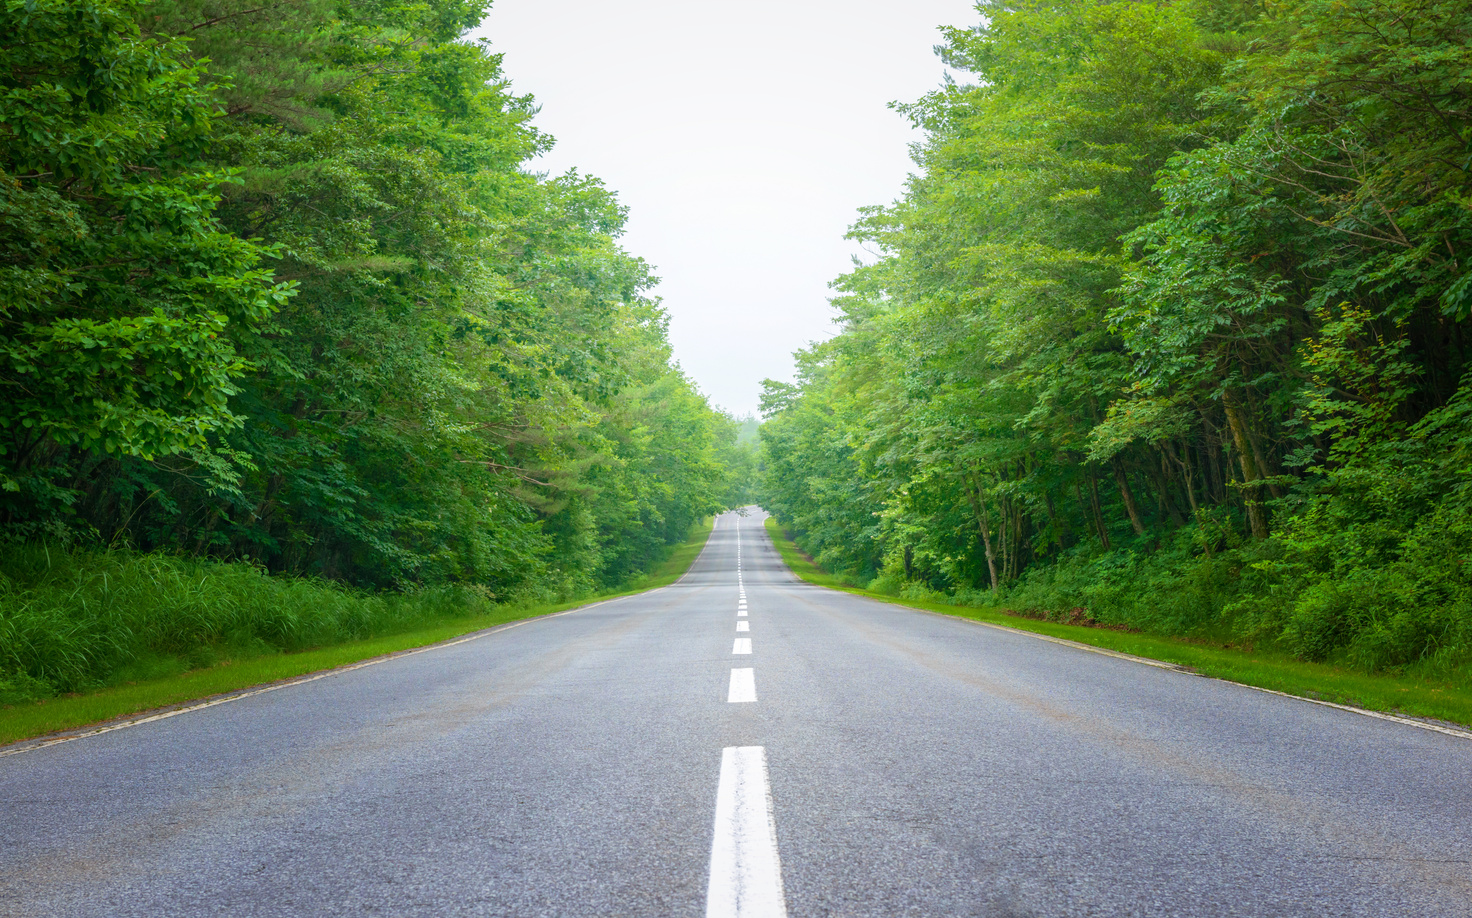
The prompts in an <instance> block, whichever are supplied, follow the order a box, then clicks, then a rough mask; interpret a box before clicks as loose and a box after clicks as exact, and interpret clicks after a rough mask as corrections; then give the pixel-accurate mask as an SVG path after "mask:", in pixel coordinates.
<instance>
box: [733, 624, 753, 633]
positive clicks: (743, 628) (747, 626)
mask: <svg viewBox="0 0 1472 918" xmlns="http://www.w3.org/2000/svg"><path fill="white" fill-rule="evenodd" d="M736 630H737V631H750V630H751V622H737V623H736Z"/></svg>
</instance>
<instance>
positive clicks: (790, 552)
mask: <svg viewBox="0 0 1472 918" xmlns="http://www.w3.org/2000/svg"><path fill="white" fill-rule="evenodd" d="M766 526H767V532H768V533H769V534H770V535H771V536H772V542H773V543H774V544H775V545H776V546H777V551H778V553H779V554H780V555H781V556H782V560H783V562H785V563H786V564H787V566H788V567H790V568H791V569H792V572H793V573H795V574H797V576H798V577H800V578H802V579H803V580H805V581H807V582H808V583H812V584H816V585H818V586H823V587H828V588H830V589H836V590H842V591H844V592H846V593H853V594H855V595H858V596H867V597H869V598H870V599H875V600H878V601H880V602H887V603H892V604H895V605H901V606H906V607H909V608H915V609H924V610H925V611H928V612H938V613H941V614H943V615H952V616H956V617H958V618H968V619H972V620H973V621H979V622H987V623H989V624H993V625H1001V626H1004V627H1007V628H1012V629H1015V630H1018V631H1031V632H1035V633H1037V634H1045V635H1048V636H1049V637H1056V638H1063V639H1066V640H1070V641H1076V642H1078V643H1080V644H1088V645H1090V646H1093V647H1102V648H1104V649H1106V650H1113V651H1116V652H1119V653H1127V654H1132V655H1134V656H1138V657H1145V658H1147V659H1151V660H1159V661H1161V662H1164V663H1173V664H1176V665H1178V666H1185V667H1189V668H1190V669H1192V670H1195V671H1196V672H1198V673H1201V674H1202V675H1204V676H1211V677H1213V678H1217V679H1225V680H1228V681H1231V682H1240V683H1242V684H1244V685H1252V686H1257V687H1259V688H1265V689H1272V690H1274V691H1278V692H1286V693H1288V694H1290V695H1298V696H1301V697H1304V698H1314V699H1319V700H1323V701H1332V702H1336V703H1338V704H1346V705H1352V706H1354V707H1360V708H1365V709H1367V710H1371V711H1384V712H1390V713H1397V714H1406V715H1410V716H1412V717H1426V718H1433V719H1436V720H1444V721H1450V722H1452V723H1456V724H1463V725H1468V726H1472V690H1469V689H1468V688H1467V687H1466V686H1462V685H1456V684H1451V683H1436V682H1430V681H1425V680H1419V679H1411V678H1404V677H1398V676H1393V675H1381V674H1372V673H1364V672H1357V671H1354V670H1351V669H1347V668H1343V667H1337V666H1331V665H1326V664H1319V663H1305V662H1303V661H1301V660H1296V659H1294V658H1293V657H1290V656H1288V655H1286V654H1274V653H1256V652H1249V651H1243V650H1238V649H1234V648H1231V647H1226V646H1221V645H1215V644H1211V643H1206V642H1198V641H1189V640H1184V639H1181V638H1172V637H1161V636H1156V635H1150V634H1140V633H1136V632H1127V631H1113V630H1108V629H1104V628H1090V627H1085V626H1079V625H1061V624H1056V623H1053V622H1043V621H1036V620H1033V619H1029V618H1023V617H1021V616H1016V615H1009V614H1007V613H1006V612H1005V611H996V610H991V609H978V608H974V607H968V606H956V605H950V604H947V603H938V602H922V601H914V600H907V599H897V598H895V597H893V596H885V595H882V594H879V593H873V592H870V591H868V590H865V589H861V588H859V587H857V586H854V585H853V584H852V583H851V582H849V581H847V580H845V579H843V578H842V577H839V576H836V575H834V574H830V573H828V572H827V571H825V570H823V569H822V568H820V567H818V566H817V565H816V564H814V563H813V562H812V560H811V559H809V558H808V557H807V556H806V555H805V554H804V553H803V552H802V550H801V549H800V548H798V546H797V545H796V544H794V543H793V542H792V540H791V539H789V538H788V537H787V534H786V532H784V531H783V530H782V528H781V527H780V526H779V525H778V524H777V521H776V520H775V519H774V518H772V517H768V518H767V522H766Z"/></svg>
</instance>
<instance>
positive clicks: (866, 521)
mask: <svg viewBox="0 0 1472 918" xmlns="http://www.w3.org/2000/svg"><path fill="white" fill-rule="evenodd" d="M978 11H979V13H980V19H979V22H978V24H977V25H976V26H975V27H973V28H969V29H952V30H949V31H948V33H947V35H946V40H945V44H944V46H943V47H942V49H941V53H942V56H943V57H944V59H945V61H946V63H947V64H948V66H949V67H950V68H951V70H952V73H953V74H955V75H956V76H957V79H956V80H955V81H954V82H948V83H947V84H946V85H945V86H943V87H941V88H939V89H937V90H935V91H934V92H932V93H930V94H929V95H927V96H926V97H924V98H923V99H921V100H919V101H918V102H915V103H913V104H909V105H903V106H900V110H901V111H902V112H904V113H905V114H907V115H908V116H909V117H910V118H911V119H912V120H913V122H914V124H915V125H916V126H917V127H918V128H919V129H920V130H922V131H923V132H924V139H923V141H922V142H921V143H919V144H918V145H917V146H916V147H915V161H916V166H917V174H916V175H915V176H914V177H913V178H912V179H911V181H910V183H909V186H908V189H907V191H906V193H905V195H904V196H903V197H902V198H901V199H900V200H898V201H895V202H893V203H892V204H889V205H887V206H879V207H874V208H871V209H869V210H868V211H866V212H865V214H864V215H863V217H862V219H861V220H860V222H859V223H858V224H857V225H856V226H855V227H854V228H853V230H852V235H853V237H854V238H856V239H858V240H861V241H863V242H864V243H865V244H866V245H868V246H869V247H870V248H871V249H872V250H873V251H874V252H875V253H876V255H877V256H878V257H877V259H876V260H874V261H873V262H872V263H870V264H865V265H862V266H858V267H856V268H855V270H853V271H852V272H851V273H849V274H846V275H844V276H843V277H841V278H839V279H838V281H837V282H836V284H835V287H836V289H837V290H838V295H837V296H836V298H835V299H834V304H835V306H836V308H837V310H838V311H839V314H840V317H841V321H842V333H841V334H839V335H838V336H837V337H835V338H833V339H831V340H829V341H826V342H823V343H821V344H817V345H815V346H813V347H811V348H809V349H807V350H805V351H802V352H800V353H799V354H798V355H797V356H798V363H799V374H798V379H797V381H796V382H795V383H794V384H785V383H777V382H770V381H769V382H768V383H767V388H766V392H765V400H764V406H763V413H764V414H765V415H766V417H767V420H766V422H765V423H764V424H763V426H762V428H761V437H762V441H763V459H762V464H763V471H762V476H761V486H760V502H761V503H762V505H763V506H764V507H766V508H767V509H768V510H769V511H771V512H772V513H773V514H774V515H776V517H777V518H779V519H780V520H782V522H783V524H784V525H785V526H788V527H789V528H790V529H791V532H792V534H793V536H794V537H795V538H796V541H797V544H798V545H800V546H802V548H803V549H804V550H806V551H807V552H810V553H811V555H812V556H813V557H814V558H816V560H817V562H818V563H819V564H820V565H821V566H822V567H823V568H825V569H827V570H829V571H833V572H835V574H836V575H837V576H840V577H843V578H846V579H848V580H849V581H850V582H852V583H855V584H859V585H862V586H863V587H865V588H866V589H868V590H870V591H872V592H874V593H877V594H882V595H886V596H893V597H903V598H906V599H907V600H915V601H927V602H929V601H945V602H953V603H959V604H961V605H964V606H968V607H976V608H988V609H995V610H1004V609H1005V610H1012V611H1015V612H1018V613H1021V614H1024V615H1027V616H1031V617H1035V618H1038V619H1046V620H1050V621H1054V622H1088V623H1096V624H1099V625H1103V626H1107V627H1113V628H1123V629H1127V630H1128V631H1129V632H1131V633H1139V634H1151V635H1163V636H1172V637H1179V638H1184V639H1190V640H1193V641H1199V642H1203V644H1204V645H1208V644H1209V645H1212V646H1219V647H1225V646H1228V645H1230V646H1231V647H1234V648H1241V649H1246V650H1250V651H1251V652H1252V653H1254V654H1265V655H1281V656H1282V657H1284V658H1291V659H1296V660H1300V661H1305V662H1312V663H1322V664H1327V665H1330V666H1331V667H1333V668H1334V669H1335V671H1337V672H1359V673H1366V674H1370V673H1375V674H1390V675H1398V676H1404V677H1407V678H1409V679H1412V680H1416V679H1419V680H1425V681H1426V682H1427V684H1431V683H1436V684H1439V685H1459V686H1463V687H1466V686H1468V685H1472V376H1469V368H1472V270H1469V256H1472V209H1469V207H1468V206H1467V202H1468V200H1469V199H1472V170H1469V167H1468V163H1469V162H1472V108H1469V107H1468V105H1467V104H1466V100H1467V99H1469V98H1472V6H1469V5H1468V4H1466V3H1457V2H1442V0H1289V2H1285V3H1275V4H1258V3H1238V2H1233V0H1168V2H1160V3H1135V2H1110V0H1088V2H1071V3H1052V2H1045V0H1026V2H1022V3H1006V4H998V3H990V2H984V3H982V4H980V6H979V7H978ZM1132 639H1133V638H1132ZM1263 658H1264V659H1266V658H1267V657H1263Z"/></svg>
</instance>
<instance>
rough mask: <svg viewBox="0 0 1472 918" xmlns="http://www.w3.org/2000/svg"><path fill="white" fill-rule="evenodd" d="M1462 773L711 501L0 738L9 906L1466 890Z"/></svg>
mask: <svg viewBox="0 0 1472 918" xmlns="http://www.w3.org/2000/svg"><path fill="white" fill-rule="evenodd" d="M738 538H739V540H740V544H741V582H742V583H743V584H744V593H745V596H746V602H747V606H748V608H749V613H748V614H747V615H745V616H738V600H739V599H740V598H741V592H740V587H738V570H737V567H738V564H737V544H738ZM738 622H746V623H748V629H747V630H744V631H740V632H738V631H737V625H738ZM738 638H747V639H749V640H750V642H751V643H750V653H748V654H735V653H733V650H735V649H739V645H737V644H736V641H737V639H738ZM733 669H749V670H751V673H750V674H749V675H750V681H749V682H748V681H746V678H745V677H736V678H734V679H733V676H732V671H733ZM752 690H754V695H755V700H754V701H753V700H747V701H741V700H739V698H741V697H748V695H749V693H750V692H751V691H752ZM732 698H736V699H738V700H728V699H732ZM1469 778H1472V741H1469V740H1467V739H1462V738H1458V737H1454V736H1447V735H1444V734H1439V733H1434V732H1430V731H1426V730H1421V729H1417V728H1414V727H1410V726H1406V725H1403V724H1399V723H1394V722H1387V721H1382V720H1376V719H1373V718H1369V717H1364V716H1360V715H1357V714H1353V713H1348V712H1344V711H1338V710H1334V709H1331V708H1325V707H1321V706H1317V705H1312V704H1308V703H1304V702H1301V701H1296V700H1293V699H1288V698H1282V697H1278V696H1274V695H1269V694H1264V693H1261V692H1256V691H1253V690H1250V689H1247V688H1242V687H1239V686H1234V685H1229V684H1226V683H1221V682H1216V681H1212V680H1207V679H1202V678H1198V677H1194V676H1190V675H1186V674H1182V673H1177V672H1172V671H1168V670H1162V669H1158V668H1152V667H1148V666H1144V665H1141V664H1138V663H1134V662H1130V661H1127V660H1121V659H1116V658H1113V657H1109V656H1105V655H1102V654H1096V653H1090V652H1086V651H1083V650H1079V649H1076V648H1073V647H1067V646H1060V645H1057V644H1052V643H1048V642H1046V641H1042V640H1039V639H1036V638H1033V637H1029V636H1027V635H1023V634H1015V633H1009V632H1006V631H1001V630H997V629H993V628H986V627H981V626H978V625H975V624H971V623H967V622H964V621H960V620H956V619H949V618H944V617H940V616H934V615H928V614H925V613H920V612H914V611H909V610H905V609H902V608H898V607H895V606H891V605H885V604H881V603H877V602H873V601H869V600H865V599H862V598H858V597H853V596H849V595H846V594H842V593H836V592H832V591H826V590H822V589H819V588H816V587H812V586H808V585H805V584H802V583H800V582H798V581H797V580H796V578H794V577H793V576H792V575H791V574H790V573H789V572H788V571H787V570H786V569H785V568H784V567H783V566H782V564H781V561H780V560H779V559H778V557H777V554H776V552H775V550H773V548H772V547H771V545H770V543H769V542H768V540H767V539H766V536H765V533H764V532H763V530H762V528H761V525H760V515H759V514H754V515H752V516H749V517H746V518H745V519H740V520H738V517H736V516H735V515H726V516H723V517H721V518H720V520H719V523H718V526H717V528H716V530H715V532H714V534H713V535H712V537H711V541H710V544H709V545H708V546H707V548H706V551H705V552H704V554H702V555H701V557H700V559H699V560H698V561H697V562H696V563H695V566H694V567H693V568H692V569H691V572H690V573H689V574H688V575H687V576H686V578H685V579H684V580H683V581H681V582H680V583H678V584H676V585H675V586H671V587H666V588H664V589H661V590H656V591H653V592H651V593H646V594H643V595H640V596H636V597H629V598H625V599H621V600H615V601H612V602H608V603H604V604H600V605H597V606H593V607H590V608H585V609H583V610H580V611H576V612H573V613H568V614H563V615H560V616H557V617H551V618H545V619H538V620H535V621H533V622H531V623H528V624H524V625H521V626H519V627H514V628H511V629H509V630H505V631H500V632H497V633H493V634H489V635H486V636H484V637H481V638H478V639H476V640H472V641H469V642H466V643H461V644H458V645H455V646H450V647H444V648H439V649H435V650H431V651H428V652H425V653H420V654H416V655H413V656H405V657H400V658H396V659H393V660H390V661H387V662H384V663H381V664H378V665H374V666H370V667H366V668H362V669H357V670H352V671H348V672H342V673H339V674H335V675H332V676H329V677H327V678H323V679H319V680H317V681H314V682H309V683H306V684H301V685H296V686H291V687H288V688H284V689H281V690H278V691H273V692H270V693H266V694H260V695H255V696H252V697H247V698H242V699H240V700H237V701H233V702H231V703H227V704H222V705H218V706H215V707H211V708H207V709H203V710H198V711H192V712H189V713H185V714H182V715H179V716H177V717H172V718H169V719H166V720H160V721H155V722H152V723H147V724H143V725H140V726H136V727H132V728H129V729H123V730H117V731H114V732H110V733H105V734H101V735H96V736H91V737H86V738H82V739H78V740H75V741H72V742H67V743H64V744H59V745H54V746H50V747H46V748H40V749H34V750H31V751H26V752H21V753H19V754H14V755H8V756H4V757H0V915H7V916H10V915H14V916H132V915H137V916H150V918H158V916H173V915H230V916H296V915H301V916H318V915H352V916H367V915H416V916H417V915H423V916H457V915H506V916H540V915H547V916H582V915H587V916H622V915H650V916H655V915H658V916H678V915H688V916H698V915H702V914H709V915H711V916H718V915H744V916H748V918H755V916H771V915H780V914H782V912H783V909H784V907H785V910H786V913H787V914H789V915H792V916H818V915H825V916H826V915H833V916H837V915H845V916H847V915H855V916H857V915H872V916H884V918H895V916H910V915H917V916H918V915H935V916H942V915H987V916H1083V915H1089V916H1093V915H1111V916H1112V915H1131V916H1136V915H1139V916H1146V915H1148V916H1164V915H1185V916H1197V915H1200V916H1207V915H1221V916H1232V918H1247V916H1271V918H1290V916H1320V915H1323V916H1329V915H1333V916H1382V915H1383V916H1417V918H1423V916H1424V918H1430V916H1441V915H1462V916H1468V915H1472V863H1469V861H1472V794H1469ZM773 826H774V827H775V828H774V829H773ZM779 862H780V863H779Z"/></svg>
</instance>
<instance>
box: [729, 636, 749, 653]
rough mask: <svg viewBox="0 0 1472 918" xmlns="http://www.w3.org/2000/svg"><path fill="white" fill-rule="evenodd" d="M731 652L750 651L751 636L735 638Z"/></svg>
mask: <svg viewBox="0 0 1472 918" xmlns="http://www.w3.org/2000/svg"><path fill="white" fill-rule="evenodd" d="M731 653H732V654H733V655H734V654H746V653H751V638H737V639H736V643H735V644H734V645H732V647H731Z"/></svg>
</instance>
